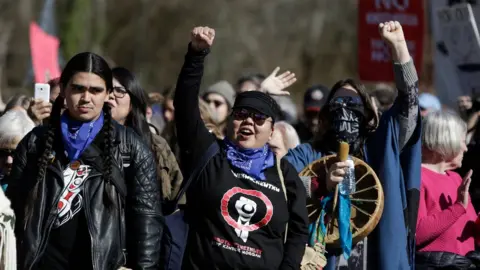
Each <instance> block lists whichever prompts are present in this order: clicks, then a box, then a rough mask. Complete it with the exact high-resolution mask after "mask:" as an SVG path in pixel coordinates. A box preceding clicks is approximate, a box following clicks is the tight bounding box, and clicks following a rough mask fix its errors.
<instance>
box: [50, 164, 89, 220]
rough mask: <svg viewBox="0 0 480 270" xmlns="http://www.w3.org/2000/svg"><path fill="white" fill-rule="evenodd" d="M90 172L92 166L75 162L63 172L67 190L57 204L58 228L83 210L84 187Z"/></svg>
mask: <svg viewBox="0 0 480 270" xmlns="http://www.w3.org/2000/svg"><path fill="white" fill-rule="evenodd" d="M76 162H78V161H76ZM90 171H91V169H90V166H88V165H80V164H78V163H77V164H75V162H74V163H72V164H71V165H70V166H69V167H68V168H67V169H66V170H65V171H64V172H63V181H64V183H65V188H64V190H63V191H62V194H61V195H60V200H59V201H58V204H57V210H58V218H57V220H56V221H55V227H56V228H58V227H60V226H62V225H63V224H65V223H66V222H67V221H69V220H70V219H72V217H73V216H75V214H77V213H78V212H79V211H80V210H81V209H82V203H83V197H82V194H81V191H82V185H83V183H84V182H85V180H86V179H87V177H88V175H89V174H90Z"/></svg>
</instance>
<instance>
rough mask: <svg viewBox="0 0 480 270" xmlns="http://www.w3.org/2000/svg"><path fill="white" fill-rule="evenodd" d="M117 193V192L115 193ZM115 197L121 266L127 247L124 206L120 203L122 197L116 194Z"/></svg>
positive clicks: (123, 263) (124, 263) (124, 261)
mask: <svg viewBox="0 0 480 270" xmlns="http://www.w3.org/2000/svg"><path fill="white" fill-rule="evenodd" d="M117 194H118V193H117ZM117 198H118V206H119V209H120V211H119V215H120V216H119V219H120V224H119V225H120V227H119V230H120V248H121V249H122V261H121V265H120V267H121V266H125V265H126V264H127V248H126V241H125V238H124V237H125V234H126V230H125V226H126V225H125V212H124V207H123V203H122V197H121V196H119V195H117Z"/></svg>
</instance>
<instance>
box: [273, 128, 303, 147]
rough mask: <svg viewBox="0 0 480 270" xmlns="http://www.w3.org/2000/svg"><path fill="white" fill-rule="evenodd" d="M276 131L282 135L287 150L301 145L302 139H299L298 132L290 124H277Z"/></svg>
mask: <svg viewBox="0 0 480 270" xmlns="http://www.w3.org/2000/svg"><path fill="white" fill-rule="evenodd" d="M274 129H275V130H278V131H280V133H282V137H283V142H284V143H285V147H286V148H287V150H288V149H293V148H295V147H297V146H298V145H299V144H300V138H299V137H298V134H297V131H296V130H295V128H293V126H292V125H290V124H289V123H287V122H285V121H278V122H276V123H275V126H274Z"/></svg>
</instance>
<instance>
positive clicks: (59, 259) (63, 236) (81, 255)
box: [39, 165, 92, 270]
mask: <svg viewBox="0 0 480 270" xmlns="http://www.w3.org/2000/svg"><path fill="white" fill-rule="evenodd" d="M77 167H78V168H77ZM89 173H90V167H89V166H88V165H76V166H67V168H66V169H65V170H64V172H63V178H64V183H65V184H64V189H63V191H62V193H61V195H60V198H59V202H58V204H57V211H58V214H57V218H56V220H55V222H54V224H53V228H52V230H51V231H50V234H49V237H48V243H47V246H46V249H45V252H44V254H43V256H42V258H41V261H40V264H39V266H40V269H42V270H43V269H45V270H46V269H48V270H67V269H69V270H70V269H73V270H75V269H79V270H80V269H86V270H88V269H92V260H91V243H90V234H89V231H88V225H87V219H86V216H85V212H84V210H83V207H84V199H83V184H84V182H85V180H86V179H87V177H88V175H89Z"/></svg>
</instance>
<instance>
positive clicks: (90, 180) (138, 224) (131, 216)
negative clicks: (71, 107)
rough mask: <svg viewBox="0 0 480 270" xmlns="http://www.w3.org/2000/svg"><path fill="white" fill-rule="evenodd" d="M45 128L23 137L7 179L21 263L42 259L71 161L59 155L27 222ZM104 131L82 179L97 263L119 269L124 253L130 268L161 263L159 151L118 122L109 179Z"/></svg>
mask: <svg viewBox="0 0 480 270" xmlns="http://www.w3.org/2000/svg"><path fill="white" fill-rule="evenodd" d="M104 128H105V127H104ZM45 133H46V128H45V127H37V128H35V129H34V130H33V131H32V132H30V133H29V134H27V136H25V138H24V139H23V140H22V141H21V142H20V144H19V145H18V148H17V150H16V151H15V154H14V164H13V169H12V172H11V175H10V177H9V179H8V184H9V186H8V189H7V193H6V194H7V197H8V198H10V200H11V202H12V208H13V210H14V211H15V214H16V216H17V222H16V227H15V234H16V237H17V253H18V263H19V265H18V269H35V267H36V265H37V263H39V261H40V260H41V256H42V254H43V253H44V251H45V247H46V245H47V242H48V237H49V233H50V231H51V229H52V225H53V223H54V221H55V219H56V218H57V215H58V214H57V213H58V211H57V209H55V208H56V206H57V204H58V200H59V197H60V193H61V192H62V189H63V186H64V184H63V170H64V168H65V167H66V165H67V163H68V162H66V159H65V157H64V155H63V156H60V155H57V156H58V157H56V158H55V159H54V160H53V161H52V162H51V164H49V166H48V168H47V172H46V178H45V180H44V181H42V182H41V184H40V185H39V189H38V197H37V200H36V202H35V204H34V206H33V215H32V218H31V219H29V222H28V223H27V224H26V226H25V227H24V219H25V213H24V212H25V211H24V209H25V206H26V199H27V198H29V194H30V191H31V190H32V188H33V186H34V184H35V181H36V176H37V171H38V169H37V166H38V158H39V156H40V155H41V154H42V152H43V149H44V140H43V139H42V138H43V136H44V134H45ZM103 134H104V133H103V132H102V131H101V132H100V133H99V134H98V135H97V136H96V138H95V140H94V141H93V143H92V144H91V145H90V146H89V147H88V148H87V149H86V150H85V151H84V153H83V154H82V156H81V158H80V159H81V161H82V163H84V164H87V165H90V167H91V171H90V174H89V175H88V176H87V178H86V180H85V182H84V184H83V197H84V198H83V199H84V201H83V212H84V213H85V215H86V219H87V224H88V225H89V226H88V231H89V233H90V238H91V247H92V251H91V254H92V264H93V269H95V270H97V269H98V270H104V269H112V270H113V269H115V270H116V269H118V268H119V267H120V266H122V265H125V258H127V260H128V263H127V266H128V267H129V268H133V269H159V268H160V265H159V264H160V262H159V255H160V244H161V240H162V239H161V237H162V233H163V224H164V221H163V216H162V211H161V189H160V185H159V183H158V181H157V180H156V165H155V160H154V157H153V155H152V154H151V151H150V150H149V149H148V147H147V146H146V145H145V144H144V143H143V142H141V139H140V138H139V137H138V136H136V135H135V134H134V132H133V131H132V130H131V129H129V128H125V127H123V126H121V125H119V124H115V136H114V138H115V139H114V143H113V145H114V151H113V153H114V158H113V160H114V161H113V163H114V165H113V167H114V168H113V169H112V170H113V177H112V178H113V181H112V183H106V182H105V181H103V178H102V172H103V168H102V167H103V159H102V151H101V149H103V142H104V135H103ZM55 138H56V139H55V145H56V146H57V147H56V148H54V150H55V152H56V153H63V152H64V151H63V144H62V143H59V142H62V139H61V137H60V133H59V132H58V134H57V135H56V137H55ZM122 154H123V155H124V156H125V155H127V157H126V159H127V160H129V163H130V164H129V165H124V164H123V161H122V160H124V159H125V158H124V159H122ZM62 157H63V158H62ZM62 160H63V162H62ZM124 167H126V168H125V169H124ZM106 192H108V194H110V195H111V196H109V197H110V201H112V198H113V201H114V206H113V208H112V206H111V205H110V206H107V205H106V203H105V201H106V200H107V198H105V197H107V196H106ZM122 194H124V195H126V196H123V195H122ZM107 208H108V209H107ZM79 214H80V213H79ZM125 220H126V222H125ZM126 236H127V237H126ZM124 249H126V253H127V254H125V252H124Z"/></svg>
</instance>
